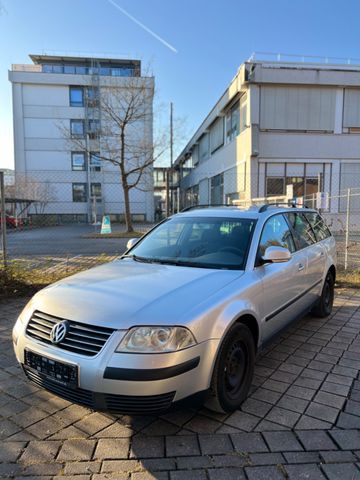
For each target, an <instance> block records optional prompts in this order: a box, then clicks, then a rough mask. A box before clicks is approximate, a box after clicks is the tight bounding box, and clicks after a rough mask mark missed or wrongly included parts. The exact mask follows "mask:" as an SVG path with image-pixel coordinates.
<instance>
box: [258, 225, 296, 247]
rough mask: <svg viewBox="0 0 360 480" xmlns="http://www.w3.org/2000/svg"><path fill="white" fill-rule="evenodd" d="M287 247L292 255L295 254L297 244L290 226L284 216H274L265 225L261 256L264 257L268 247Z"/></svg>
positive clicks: (261, 239) (261, 242)
mask: <svg viewBox="0 0 360 480" xmlns="http://www.w3.org/2000/svg"><path fill="white" fill-rule="evenodd" d="M272 246H276V247H285V248H287V249H289V250H290V252H291V253H293V252H295V244H294V240H293V238H292V235H291V232H290V229H289V226H288V224H287V222H286V220H285V218H284V216H283V215H274V216H273V217H271V218H269V220H268V221H267V222H266V223H265V225H264V228H263V231H262V234H261V238H260V244H259V252H258V254H259V255H260V256H262V255H264V253H265V250H266V249H267V247H272Z"/></svg>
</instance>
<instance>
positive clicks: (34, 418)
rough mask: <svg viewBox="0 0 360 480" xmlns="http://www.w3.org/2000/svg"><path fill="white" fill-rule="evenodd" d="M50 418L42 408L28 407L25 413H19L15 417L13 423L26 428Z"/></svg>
mask: <svg viewBox="0 0 360 480" xmlns="http://www.w3.org/2000/svg"><path fill="white" fill-rule="evenodd" d="M48 416H49V414H48V413H47V412H44V411H43V410H41V409H40V408H37V407H30V408H29V407H28V408H27V409H26V410H25V411H24V412H21V413H18V414H17V415H16V416H15V417H13V421H14V422H15V423H16V424H17V425H19V426H20V427H23V428H25V427H28V426H29V425H32V424H33V423H36V422H38V421H39V420H42V419H43V418H45V417H48Z"/></svg>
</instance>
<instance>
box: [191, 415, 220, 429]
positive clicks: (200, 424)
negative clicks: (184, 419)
mask: <svg viewBox="0 0 360 480" xmlns="http://www.w3.org/2000/svg"><path fill="white" fill-rule="evenodd" d="M219 427H221V423H220V422H218V421H217V420H212V419H210V418H208V417H204V416H202V415H197V416H195V417H193V418H192V419H191V420H190V421H189V422H188V423H186V424H185V428H187V429H188V430H192V431H193V432H195V433H214V432H215V431H216V430H217V429H218V428H219Z"/></svg>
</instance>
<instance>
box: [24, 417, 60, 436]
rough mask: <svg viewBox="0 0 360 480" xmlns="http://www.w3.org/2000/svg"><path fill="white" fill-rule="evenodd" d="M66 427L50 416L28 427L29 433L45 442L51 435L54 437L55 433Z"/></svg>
mask: <svg viewBox="0 0 360 480" xmlns="http://www.w3.org/2000/svg"><path fill="white" fill-rule="evenodd" d="M64 426H65V425H64V424H63V423H62V422H60V421H59V420H57V418H56V417H54V416H50V417H46V418H44V419H43V420H40V422H37V423H35V424H34V425H31V426H30V427H28V428H27V432H28V433H30V434H31V435H34V436H35V437H37V438H38V439H39V440H43V439H45V438H47V437H49V436H50V435H53V434H54V433H55V432H58V431H59V430H62V429H63V428H64Z"/></svg>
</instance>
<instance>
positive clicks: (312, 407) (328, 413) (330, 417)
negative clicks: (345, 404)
mask: <svg viewBox="0 0 360 480" xmlns="http://www.w3.org/2000/svg"><path fill="white" fill-rule="evenodd" d="M305 413H306V415H309V416H310V417H315V418H317V419H320V420H324V421H325V422H331V423H334V422H335V420H336V418H337V416H338V415H339V409H337V408H333V407H328V406H327V405H322V404H320V403H315V402H311V403H310V404H309V406H308V408H307V409H306V411H305Z"/></svg>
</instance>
